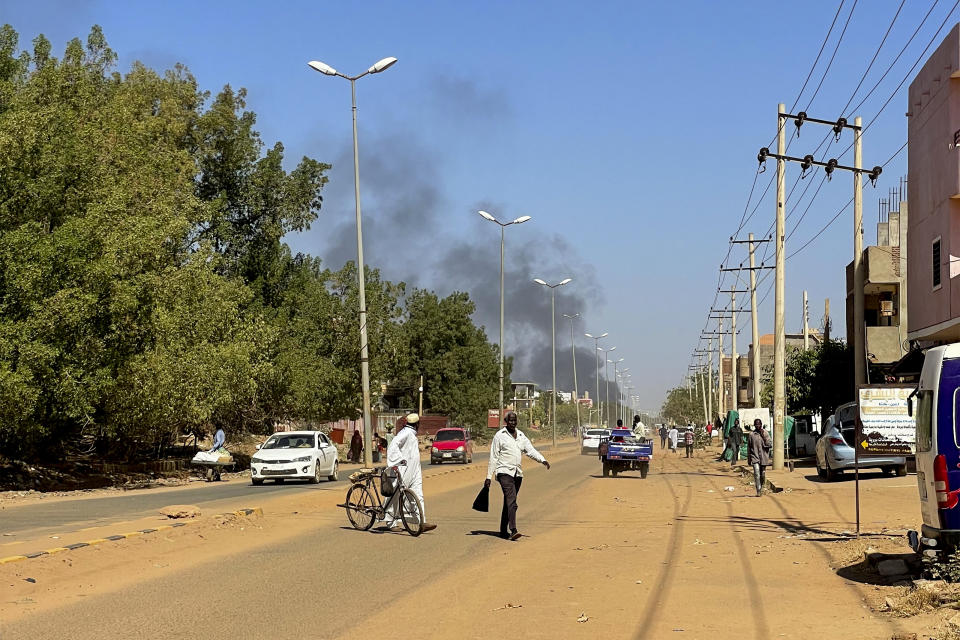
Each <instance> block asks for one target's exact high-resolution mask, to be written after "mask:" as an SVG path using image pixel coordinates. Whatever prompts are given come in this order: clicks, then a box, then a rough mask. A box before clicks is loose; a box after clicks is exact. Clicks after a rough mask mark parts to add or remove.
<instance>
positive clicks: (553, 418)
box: [533, 278, 573, 451]
mask: <svg viewBox="0 0 960 640" xmlns="http://www.w3.org/2000/svg"><path fill="white" fill-rule="evenodd" d="M571 280H573V278H564V279H563V280H561V281H560V282H558V283H556V284H548V283H546V282H544V281H543V280H541V279H540V278H534V279H533V281H534V282H536V283H537V284H539V285H542V286H544V287H547V288H548V289H550V331H551V333H552V335H553V390H552V391H551V392H550V395H551V396H552V397H551V398H550V422H551V423H552V426H553V450H554V451H556V450H557V311H556V306H557V305H556V298H557V296H556V292H557V287H562V286H563V285H565V284H567V283H568V282H570V281H571Z"/></svg>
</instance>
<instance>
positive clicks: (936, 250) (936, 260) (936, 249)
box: [932, 237, 940, 289]
mask: <svg viewBox="0 0 960 640" xmlns="http://www.w3.org/2000/svg"><path fill="white" fill-rule="evenodd" d="M932 255H933V288H934V289H936V288H937V287H939V286H940V238H939V237H938V238H937V239H936V240H934V241H933V251H932Z"/></svg>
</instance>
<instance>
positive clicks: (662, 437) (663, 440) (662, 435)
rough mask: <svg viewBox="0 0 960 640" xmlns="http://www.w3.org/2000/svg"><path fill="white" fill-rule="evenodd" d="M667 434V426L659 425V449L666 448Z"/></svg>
mask: <svg viewBox="0 0 960 640" xmlns="http://www.w3.org/2000/svg"><path fill="white" fill-rule="evenodd" d="M667 433H669V432H668V430H667V425H665V424H662V425H660V448H661V449H666V448H667Z"/></svg>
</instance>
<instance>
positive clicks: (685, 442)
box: [683, 424, 693, 458]
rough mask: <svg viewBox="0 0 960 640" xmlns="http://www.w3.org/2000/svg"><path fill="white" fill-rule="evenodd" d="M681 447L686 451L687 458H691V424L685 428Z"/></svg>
mask: <svg viewBox="0 0 960 640" xmlns="http://www.w3.org/2000/svg"><path fill="white" fill-rule="evenodd" d="M683 445H684V447H686V449H687V457H688V458H689V457H691V456H693V425H692V424H691V425H690V426H689V427H687V431H686V433H684V434H683Z"/></svg>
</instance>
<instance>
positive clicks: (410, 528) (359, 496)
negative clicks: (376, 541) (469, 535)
mask: <svg viewBox="0 0 960 640" xmlns="http://www.w3.org/2000/svg"><path fill="white" fill-rule="evenodd" d="M406 464H407V461H406V460H401V461H400V464H399V465H396V466H393V467H378V468H376V469H361V470H360V471H357V472H355V473H354V474H352V475H351V476H350V482H351V483H352V484H351V486H350V488H349V489H348V490H347V499H346V501H345V502H344V503H343V504H338V505H337V506H338V507H343V508H344V509H346V511H347V519H348V520H349V521H350V524H351V525H353V528H354V529H357V530H358V531H369V530H370V528H371V527H373V523H374V522H376V521H377V520H383V519H385V517H386V515H387V509H388V508H390V507H391V506H392V507H393V509H394V512H396V510H397V509H399V513H400V521H401V522H402V523H403V528H404V529H406V530H407V533H409V534H410V535H411V536H413V537H417V536H419V535H420V534H421V533H423V505H422V504H421V503H420V498H418V497H417V494H415V493H414V492H413V491H412V490H411V489H408V488H407V487H406V486H404V484H403V475H402V474H401V473H400V467H403V466H406ZM388 468H390V469H392V470H393V471H394V472H395V473H396V486H395V488H394V491H393V493H392V494H391V495H389V496H387V498H388V499H387V501H386V503H384V502H383V499H382V494H381V491H380V486H383V477H384V472H385V471H386V470H387V469H388ZM377 480H380V481H381V482H379V483H378V482H376V481H377ZM378 485H379V486H378Z"/></svg>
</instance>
